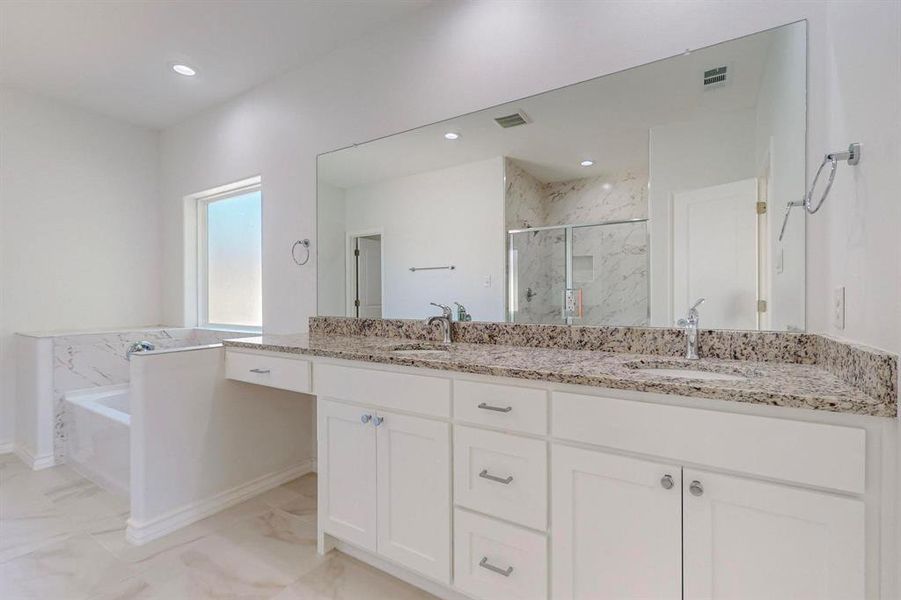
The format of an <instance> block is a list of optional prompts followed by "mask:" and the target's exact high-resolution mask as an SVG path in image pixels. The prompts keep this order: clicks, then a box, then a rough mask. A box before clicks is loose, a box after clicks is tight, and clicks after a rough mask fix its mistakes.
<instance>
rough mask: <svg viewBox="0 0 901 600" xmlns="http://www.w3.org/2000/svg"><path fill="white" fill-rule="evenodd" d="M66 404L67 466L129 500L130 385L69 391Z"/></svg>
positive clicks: (65, 397)
mask: <svg viewBox="0 0 901 600" xmlns="http://www.w3.org/2000/svg"><path fill="white" fill-rule="evenodd" d="M63 401H64V402H65V405H66V431H67V441H66V454H67V462H68V464H69V465H70V466H71V467H72V468H73V469H74V470H75V471H76V472H78V473H79V474H80V475H82V476H84V477H86V478H87V479H90V480H91V481H93V482H94V483H96V484H97V485H99V486H100V487H102V488H104V489H106V490H107V491H109V492H111V493H114V494H117V495H121V496H126V497H127V496H128V494H129V481H130V475H131V446H130V438H131V435H130V432H131V407H130V406H129V395H128V384H123V385H111V386H105V387H94V388H88V389H84V390H78V391H73V392H68V393H66V394H65V396H64V397H63Z"/></svg>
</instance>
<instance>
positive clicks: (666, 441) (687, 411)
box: [551, 392, 866, 494]
mask: <svg viewBox="0 0 901 600" xmlns="http://www.w3.org/2000/svg"><path fill="white" fill-rule="evenodd" d="M551 403H552V407H551V412H552V420H551V422H552V423H553V432H552V435H553V436H554V437H556V438H558V439H566V440H574V441H578V442H586V443H589V444H598V445H601V446H606V447H609V448H619V449H622V450H627V451H630V452H639V453H642V454H651V455H656V456H665V457H667V459H669V460H676V461H682V462H693V463H698V464H703V465H709V466H712V467H719V468H722V469H728V470H732V471H737V472H742V473H748V474H752V475H759V476H763V477H771V478H773V479H781V480H783V481H788V482H792V483H802V484H807V485H812V486H817V487H825V488H832V489H836V490H842V491H845V492H852V493H857V494H861V493H863V492H864V491H865V473H866V468H865V463H866V431H865V430H864V429H861V428H858V427H844V426H839V425H827V424H824V423H808V422H802V421H792V420H788V419H774V418H771V417H758V416H754V415H743V414H736V413H727V412H719V411H713V410H704V409H697V408H686V407H683V406H669V405H664V404H654V403H651V402H636V401H633V400H620V399H615V398H609V397H604V396H588V395H584V394H571V393H568V392H554V393H553V394H552V398H551Z"/></svg>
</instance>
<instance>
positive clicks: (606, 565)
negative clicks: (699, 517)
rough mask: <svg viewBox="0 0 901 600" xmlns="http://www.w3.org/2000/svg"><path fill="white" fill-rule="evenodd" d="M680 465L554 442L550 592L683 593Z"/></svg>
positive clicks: (587, 595)
mask: <svg viewBox="0 0 901 600" xmlns="http://www.w3.org/2000/svg"><path fill="white" fill-rule="evenodd" d="M680 472H681V470H680V468H679V467H677V466H675V465H664V464H658V463H653V462H646V461H642V460H636V459H632V458H626V457H622V456H616V455H612V454H605V453H603V452H595V451H590V450H582V449H578V448H570V447H567V446H559V445H556V444H554V445H553V446H552V449H551V477H552V481H551V506H552V511H551V515H552V517H551V522H552V532H553V534H552V538H551V547H552V554H551V555H552V556H553V560H552V588H551V589H552V594H551V597H552V598H554V599H555V600H564V599H569V598H580V599H596V598H617V599H625V598H655V599H657V600H661V599H666V598H674V599H677V598H681V596H682V561H681V553H682V529H681V527H682V496H681V493H680V490H681V486H682V483H681V476H680Z"/></svg>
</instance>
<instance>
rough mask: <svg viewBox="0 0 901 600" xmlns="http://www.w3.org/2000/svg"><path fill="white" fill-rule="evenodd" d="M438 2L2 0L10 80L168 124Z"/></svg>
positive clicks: (4, 65) (5, 71) (0, 65)
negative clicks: (176, 66) (183, 69)
mask: <svg viewBox="0 0 901 600" xmlns="http://www.w3.org/2000/svg"><path fill="white" fill-rule="evenodd" d="M431 1H432V0H341V1H340V2H330V1H309V0H182V1H179V2H174V1H159V0H129V1H126V0H118V1H112V2H98V1H86V0H72V1H67V2H53V1H37V0H27V1H23V0H2V1H0V85H3V86H9V87H14V88H20V89H24V90H28V91H32V92H36V93H40V94H44V95H48V96H51V97H55V98H58V99H60V100H64V101H68V102H71V103H74V104H77V105H80V106H83V107H85V108H89V109H91V110H94V111H97V112H99V113H102V114H106V115H109V116H112V117H116V118H120V119H123V120H126V121H129V122H133V123H136V124H140V125H145V126H149V127H155V128H162V127H166V126H168V125H171V124H173V123H176V122H178V121H180V120H182V119H184V118H186V117H187V116H189V115H191V114H192V113H196V112H198V111H200V110H203V109H204V108H207V107H209V106H211V105H214V104H217V103H219V102H222V101H224V100H226V99H228V98H230V97H232V96H235V95H237V94H240V93H241V92H243V91H245V90H247V89H250V88H252V87H254V86H255V85H258V84H260V83H262V82H264V81H266V80H267V79H270V78H272V77H274V76H276V75H278V74H280V73H283V72H286V71H289V70H291V69H294V68H297V67H299V66H301V65H303V64H305V63H308V62H310V61H312V60H314V59H315V58H317V57H320V56H323V55H325V54H327V53H329V52H331V51H332V50H334V49H336V48H338V47H340V46H342V45H345V44H347V43H348V42H349V41H351V40H353V39H355V38H359V37H361V36H363V35H365V34H366V33H367V32H369V31H372V30H375V29H378V28H380V27H383V26H385V25H386V24H388V23H389V22H391V21H396V20H400V19H403V18H405V17H407V16H409V15H411V14H412V12H413V11H415V10H417V9H419V8H421V7H423V6H425V5H427V4H429V3H430V2H431ZM175 62H183V63H186V64H189V65H191V66H194V67H196V68H197V70H198V72H199V75H198V76H197V77H195V78H186V77H180V76H178V75H175V74H174V73H172V71H171V70H170V68H169V65H170V64H171V63H175Z"/></svg>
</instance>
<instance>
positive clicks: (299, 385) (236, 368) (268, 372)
mask: <svg viewBox="0 0 901 600" xmlns="http://www.w3.org/2000/svg"><path fill="white" fill-rule="evenodd" d="M225 377H226V378H227V379H235V380H237V381H245V382H247V383H256V384H258V385H266V386H269V387H274V388H280V389H283V390H291V391H292V392H303V393H309V392H310V363H309V361H306V360H298V359H294V358H280V357H278V356H269V355H266V354H254V353H251V352H236V351H234V350H226V352H225Z"/></svg>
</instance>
